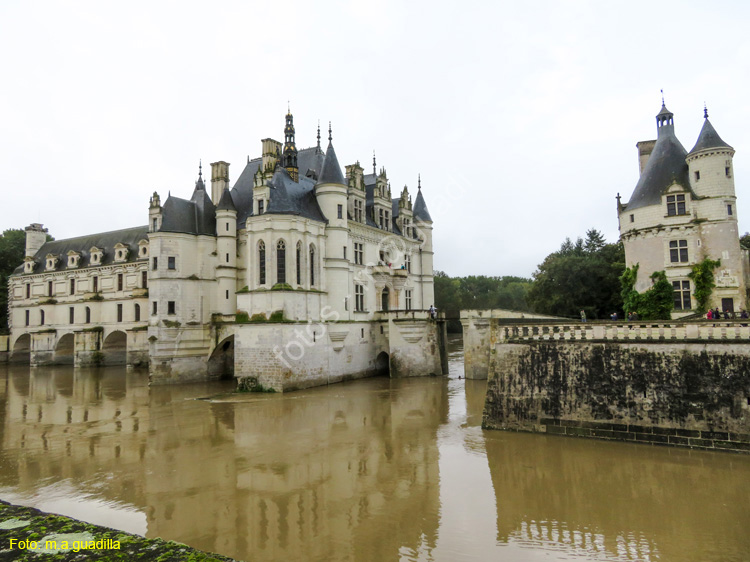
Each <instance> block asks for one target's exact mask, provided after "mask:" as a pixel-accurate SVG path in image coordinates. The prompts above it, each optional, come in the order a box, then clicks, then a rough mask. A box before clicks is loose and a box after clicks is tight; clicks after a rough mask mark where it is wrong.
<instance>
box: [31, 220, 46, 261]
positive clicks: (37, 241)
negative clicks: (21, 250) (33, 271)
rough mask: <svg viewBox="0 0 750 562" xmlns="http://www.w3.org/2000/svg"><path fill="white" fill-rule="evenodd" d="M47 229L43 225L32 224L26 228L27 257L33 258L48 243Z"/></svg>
mask: <svg viewBox="0 0 750 562" xmlns="http://www.w3.org/2000/svg"><path fill="white" fill-rule="evenodd" d="M47 232H48V231H47V229H46V228H44V225H43V224H39V223H36V222H34V223H31V224H30V225H29V226H27V227H26V257H27V258H30V257H33V256H34V254H36V253H37V252H38V251H39V248H41V247H42V246H43V245H44V243H45V242H46V241H47Z"/></svg>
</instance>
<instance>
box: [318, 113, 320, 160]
mask: <svg viewBox="0 0 750 562" xmlns="http://www.w3.org/2000/svg"><path fill="white" fill-rule="evenodd" d="M318 152H320V119H318Z"/></svg>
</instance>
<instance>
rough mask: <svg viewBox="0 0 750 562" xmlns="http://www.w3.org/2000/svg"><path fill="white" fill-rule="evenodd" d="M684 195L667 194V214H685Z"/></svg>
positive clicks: (671, 215)
mask: <svg viewBox="0 0 750 562" xmlns="http://www.w3.org/2000/svg"><path fill="white" fill-rule="evenodd" d="M686 214H687V211H686V207H685V196H684V195H667V216H669V217H673V216H675V215H686Z"/></svg>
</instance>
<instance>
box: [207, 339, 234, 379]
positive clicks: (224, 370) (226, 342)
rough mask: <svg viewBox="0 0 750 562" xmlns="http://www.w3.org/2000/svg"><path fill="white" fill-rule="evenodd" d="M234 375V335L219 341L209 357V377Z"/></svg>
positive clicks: (229, 376)
mask: <svg viewBox="0 0 750 562" xmlns="http://www.w3.org/2000/svg"><path fill="white" fill-rule="evenodd" d="M233 377H234V335H231V336H229V337H228V338H225V339H223V340H222V341H220V342H219V345H217V346H216V347H215V348H214V350H213V352H211V357H209V358H208V378H209V379H213V380H216V379H231V378H233Z"/></svg>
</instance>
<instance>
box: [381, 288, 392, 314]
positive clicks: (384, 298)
mask: <svg viewBox="0 0 750 562" xmlns="http://www.w3.org/2000/svg"><path fill="white" fill-rule="evenodd" d="M390 297H391V292H390V291H389V290H388V287H384V288H383V293H382V294H381V299H380V301H381V302H380V310H382V311H383V312H387V311H388V301H389V299H390Z"/></svg>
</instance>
